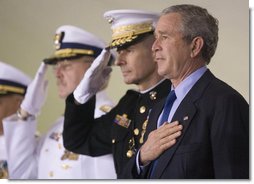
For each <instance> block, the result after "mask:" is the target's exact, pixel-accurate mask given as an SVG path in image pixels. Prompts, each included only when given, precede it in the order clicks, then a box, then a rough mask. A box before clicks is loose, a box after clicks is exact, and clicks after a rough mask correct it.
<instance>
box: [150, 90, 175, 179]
mask: <svg viewBox="0 0 254 184" xmlns="http://www.w3.org/2000/svg"><path fill="white" fill-rule="evenodd" d="M175 99H176V94H175V91H174V90H172V91H170V93H169V94H168V96H167V99H166V103H165V105H164V108H163V114H162V116H161V120H160V123H159V127H160V126H161V125H162V124H163V123H164V122H165V121H168V116H169V113H170V110H171V108H172V106H173V103H174V101H175ZM157 162H158V160H157V159H156V160H154V161H153V163H152V168H151V169H152V170H151V175H150V177H152V176H153V174H154V171H155V167H156V165H157Z"/></svg>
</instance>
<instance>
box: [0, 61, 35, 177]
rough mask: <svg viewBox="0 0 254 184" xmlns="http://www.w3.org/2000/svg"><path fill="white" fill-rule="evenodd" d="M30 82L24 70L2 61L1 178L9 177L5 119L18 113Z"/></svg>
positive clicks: (0, 110)
mask: <svg viewBox="0 0 254 184" xmlns="http://www.w3.org/2000/svg"><path fill="white" fill-rule="evenodd" d="M30 82H31V78H30V77H29V76H27V75H26V74H24V73H23V72H22V71H20V70H19V69H17V68H15V67H13V66H11V65H9V64H7V63H4V62H1V61H0V179H4V178H5V179H7V178H8V168H7V166H8V164H7V153H6V149H5V147H6V144H5V133H4V130H3V124H2V123H3V119H4V118H5V117H8V116H10V115H11V114H13V113H16V111H17V110H18V108H19V106H20V104H21V102H22V100H23V99H24V96H25V93H26V89H27V86H28V84H29V83H30ZM16 136H17V135H16Z"/></svg>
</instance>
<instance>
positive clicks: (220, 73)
mask: <svg viewBox="0 0 254 184" xmlns="http://www.w3.org/2000/svg"><path fill="white" fill-rule="evenodd" d="M185 2H186V1H183V0H72V1H70V0H42V1H39V0H19V1H17V0H0V23H1V24H0V60H2V61H5V62H7V63H10V64H12V65H14V66H16V67H18V68H20V69H22V70H23V71H25V72H26V73H28V74H29V75H30V76H33V75H34V74H35V72H36V70H37V67H38V66H39V64H40V61H41V60H42V59H43V58H45V57H47V56H49V55H50V54H51V53H52V52H53V42H52V38H53V35H54V32H55V30H56V28H57V27H58V26H60V25H63V24H71V25H75V26H78V27H81V28H84V29H86V30H88V31H90V32H93V33H94V34H96V35H98V36H100V37H102V38H104V39H105V41H107V42H108V41H109V40H110V34H111V31H110V29H109V28H110V26H109V25H108V24H107V22H106V21H105V20H104V19H103V17H102V15H103V13H104V12H105V11H107V10H112V9H130V8H131V9H144V10H150V11H157V12H160V11H161V10H162V9H163V8H165V7H168V6H170V5H173V4H180V3H185ZM188 2H189V3H192V4H196V5H200V6H203V7H205V8H207V9H208V11H210V12H211V13H212V14H213V15H214V16H215V17H217V18H218V19H219V22H220V24H219V44H218V48H217V52H216V54H215V56H214V57H213V59H212V61H211V63H210V65H209V66H208V67H209V68H210V69H211V70H212V71H213V73H214V74H215V75H216V76H217V77H218V78H220V79H222V80H224V81H225V82H227V83H228V84H229V85H231V86H232V87H233V88H235V89H236V90H238V91H239V92H240V93H241V94H242V95H243V96H244V98H245V99H246V100H247V101H248V102H249V12H248V11H249V8H248V3H249V2H248V1H247V0H221V1H211V0H192V1H188ZM48 79H49V91H48V99H47V101H46V103H45V106H44V108H43V109H42V113H41V116H40V117H39V125H38V128H39V130H40V131H41V132H45V131H46V130H47V129H48V128H49V126H51V125H52V124H53V123H52V122H53V121H55V120H56V118H57V117H58V116H59V115H60V114H62V113H63V111H64V101H62V100H60V99H59V98H58V96H57V92H56V86H55V82H56V81H55V79H54V76H53V74H52V70H49V72H48ZM130 87H132V88H133V87H134V86H126V85H124V84H123V82H122V76H121V73H120V71H119V68H117V67H114V69H113V74H112V77H111V81H110V84H109V88H108V90H107V91H108V93H109V95H110V97H112V99H113V100H114V101H115V102H117V101H118V100H119V98H120V97H121V96H122V95H123V94H124V93H125V91H126V90H127V89H128V88H130Z"/></svg>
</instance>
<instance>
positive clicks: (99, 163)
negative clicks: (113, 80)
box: [4, 25, 116, 179]
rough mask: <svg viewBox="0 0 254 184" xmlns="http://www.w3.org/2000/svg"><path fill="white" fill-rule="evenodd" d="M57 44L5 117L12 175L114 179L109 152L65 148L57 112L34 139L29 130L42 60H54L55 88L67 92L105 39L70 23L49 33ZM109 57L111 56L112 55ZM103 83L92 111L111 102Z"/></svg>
mask: <svg viewBox="0 0 254 184" xmlns="http://www.w3.org/2000/svg"><path fill="white" fill-rule="evenodd" d="M54 43H55V47H56V50H55V52H54V54H53V56H51V57H49V58H47V59H45V60H44V62H45V63H46V64H45V63H42V64H41V66H40V68H39V69H38V71H37V74H36V76H35V78H34V80H33V82H32V83H31V85H29V87H28V92H27V95H26V96H25V99H24V101H23V102H22V104H21V108H20V110H19V111H18V112H19V113H18V114H19V119H18V118H17V116H16V115H13V116H11V117H9V118H7V119H5V123H4V130H5V132H6V142H7V148H8V153H7V154H8V162H9V172H10V178H11V179H32V178H39V179H114V178H116V173H115V169H114V162H113V157H112V154H108V155H105V156H101V157H97V158H93V157H90V156H85V155H83V156H81V155H78V154H75V153H73V152H70V151H69V150H66V149H65V148H64V146H63V139H62V130H63V117H60V118H59V119H58V120H57V121H56V122H55V123H54V124H53V126H52V128H51V129H50V130H49V131H48V132H47V133H46V135H45V136H44V137H42V138H40V140H39V142H38V143H37V142H36V140H35V137H34V136H33V135H34V133H35V130H36V125H37V122H36V116H37V115H38V113H39V111H40V109H41V107H42V105H43V102H44V99H45V97H46V86H47V81H46V80H45V73H46V70H47V65H53V70H54V74H55V77H56V79H57V87H58V94H59V96H60V97H61V98H63V99H64V98H66V97H67V96H68V95H69V94H70V93H72V92H73V90H74V89H75V88H76V86H77V85H78V84H79V82H80V80H81V79H82V78H83V76H84V73H85V72H86V70H87V69H88V68H89V67H90V65H91V64H92V62H93V60H94V58H95V57H97V56H98V55H99V54H100V53H101V51H102V49H103V48H104V47H105V43H104V42H103V41H102V40H100V39H99V38H98V37H96V36H95V35H93V34H91V33H89V32H87V31H85V30H83V29H80V28H78V27H75V26H70V25H64V26H61V27H59V28H58V29H57V31H56V34H55V39H54ZM112 59H113V57H112ZM105 87H106V84H105V85H104V86H101V88H100V92H99V93H97V95H96V108H95V114H93V115H94V116H95V117H99V116H101V115H102V114H104V113H105V112H106V111H108V110H110V108H111V107H112V106H113V103H112V101H111V100H110V99H109V98H108V97H107V95H106V93H105V91H102V90H103V89H105Z"/></svg>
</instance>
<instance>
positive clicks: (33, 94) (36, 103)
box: [21, 62, 48, 115]
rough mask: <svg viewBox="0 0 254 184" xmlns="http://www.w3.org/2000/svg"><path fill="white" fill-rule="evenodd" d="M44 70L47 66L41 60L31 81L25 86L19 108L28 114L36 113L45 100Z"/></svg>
mask: <svg viewBox="0 0 254 184" xmlns="http://www.w3.org/2000/svg"><path fill="white" fill-rule="evenodd" d="M46 71H47V66H46V64H45V63H43V62H42V63H41V65H40V67H39V69H38V70H37V73H36V75H35V77H34V79H33V81H32V82H31V84H29V86H28V88H27V92H26V95H25V98H24V100H23V101H22V103H21V109H22V110H23V111H25V112H27V113H28V114H31V115H38V114H39V112H40V110H41V107H42V106H43V104H44V102H45V99H46V96H47V87H48V81H47V80H45V74H46Z"/></svg>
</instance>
